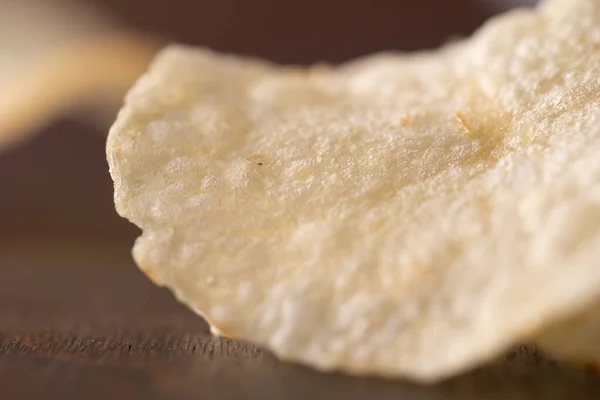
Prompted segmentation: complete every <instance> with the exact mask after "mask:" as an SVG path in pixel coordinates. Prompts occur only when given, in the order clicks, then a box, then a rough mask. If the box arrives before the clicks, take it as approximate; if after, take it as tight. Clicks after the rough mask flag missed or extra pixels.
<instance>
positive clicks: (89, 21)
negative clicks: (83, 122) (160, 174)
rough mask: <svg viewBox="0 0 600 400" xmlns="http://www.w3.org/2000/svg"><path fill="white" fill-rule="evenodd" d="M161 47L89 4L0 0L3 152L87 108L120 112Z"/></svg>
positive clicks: (0, 138) (0, 137)
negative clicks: (43, 127)
mask: <svg viewBox="0 0 600 400" xmlns="http://www.w3.org/2000/svg"><path fill="white" fill-rule="evenodd" d="M156 48H157V45H156V43H154V40H152V39H149V38H146V37H145V36H143V35H140V34H138V33H136V32H132V31H125V30H122V29H120V28H118V27H117V26H116V24H114V23H113V22H112V20H111V19H110V18H108V17H107V16H105V15H104V13H102V11H101V10H99V9H98V8H96V7H91V6H90V4H89V3H87V2H79V1H67V0H0V87H1V88H2V90H1V91H0V147H5V146H8V145H11V144H14V143H18V142H19V141H21V140H23V139H24V138H25V137H27V136H28V134H31V133H33V132H34V131H35V130H36V128H38V127H40V126H41V125H43V124H45V123H47V122H48V121H50V120H52V119H53V118H56V117H57V116H59V115H60V114H64V113H68V112H71V111H73V110H79V109H81V107H82V105H86V104H90V103H91V104H94V105H95V106H96V107H97V106H101V107H106V106H108V107H114V108H115V109H118V107H119V104H120V100H121V98H122V96H123V94H124V93H125V92H126V90H127V88H128V87H129V86H131V84H132V83H133V82H134V81H135V79H137V78H138V77H139V75H141V74H142V73H143V71H144V69H145V68H147V65H148V63H149V61H150V59H151V57H152V56H153V55H154V54H155V52H156Z"/></svg>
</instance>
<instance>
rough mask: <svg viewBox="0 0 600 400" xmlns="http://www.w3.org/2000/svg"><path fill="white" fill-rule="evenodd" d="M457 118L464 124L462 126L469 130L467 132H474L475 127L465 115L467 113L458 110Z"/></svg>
mask: <svg viewBox="0 0 600 400" xmlns="http://www.w3.org/2000/svg"><path fill="white" fill-rule="evenodd" d="M456 118H457V119H458V121H459V122H460V123H461V124H462V126H464V128H465V130H466V131H467V133H469V134H471V133H472V132H473V128H472V127H471V125H470V124H469V121H467V117H466V116H465V114H463V113H462V112H460V111H457V112H456Z"/></svg>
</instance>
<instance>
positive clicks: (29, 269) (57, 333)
mask: <svg viewBox="0 0 600 400" xmlns="http://www.w3.org/2000/svg"><path fill="white" fill-rule="evenodd" d="M103 143H104V137H103V135H102V134H101V132H93V131H92V132H91V131H90V130H89V128H87V129H84V128H83V127H82V126H81V125H77V124H73V123H62V124H58V125H56V126H55V127H53V128H52V129H49V130H48V131H46V132H44V133H43V134H42V135H40V136H38V137H37V139H35V140H34V141H33V142H32V143H30V144H28V145H27V146H25V147H23V148H20V149H16V150H15V151H13V152H11V153H9V154H4V155H3V156H2V157H0V190H1V192H0V194H1V196H0V399H25V400H26V399H54V398H56V399H71V398H72V399H105V398H126V399H132V400H133V399H171V398H174V399H204V398H206V399H244V398H248V399H255V398H256V399H259V398H260V399H304V398H311V399H369V400H377V399H404V400H438V399H465V400H470V399H473V400H492V399H494V400H495V399H498V400H500V399H502V400H504V399H508V400H511V399H515V400H516V399H519V400H521V399H522V400H530V399H531V400H540V399H551V400H554V399H557V400H558V399H573V400H574V399H577V400H587V399H598V398H600V377H599V376H598V375H597V374H595V373H593V372H590V371H586V370H584V369H582V368H578V367H575V366H569V365H562V364H557V363H555V362H553V361H551V360H549V359H548V358H545V357H544V356H542V355H540V354H539V353H538V352H536V351H534V350H531V349H529V348H519V349H517V350H516V351H514V352H512V353H510V354H508V355H507V356H505V357H501V358H500V359H499V360H498V361H497V362H495V363H491V364H490V365H487V366H484V367H482V368H480V369H477V370H475V371H472V372H471V373H468V374H466V375H463V376H460V377H457V378H454V379H451V380H448V381H446V382H443V383H440V384H437V385H434V386H421V385H416V384H413V383H410V382H406V381H403V380H395V381H393V380H381V379H375V378H357V377H350V376H344V375H341V374H324V373H319V372H316V371H313V370H311V369H309V368H305V367H302V366H298V365H294V364H291V363H283V362H280V361H278V360H276V359H275V358H274V357H273V356H272V355H271V354H269V353H268V352H266V351H263V350H261V349H258V348H256V347H254V346H252V345H249V344H246V343H243V342H238V341H232V340H228V339H217V338H213V337H212V336H211V335H210V334H209V333H208V330H207V327H206V325H205V324H204V322H203V321H202V320H201V319H200V318H198V317H197V316H195V315H193V314H192V313H191V312H190V311H188V310H187V309H186V308H185V307H183V306H181V305H180V304H178V303H177V302H176V301H175V300H174V299H173V297H172V296H171V294H170V293H169V292H168V291H167V290H165V289H161V288H158V287H155V286H154V285H153V284H152V283H150V281H149V280H148V279H147V278H146V277H145V276H144V275H143V274H142V273H141V272H139V271H138V269H137V267H136V266H135V265H134V264H133V262H132V260H131V256H130V247H131V244H132V242H133V240H134V238H135V236H136V235H137V230H136V229H135V228H133V227H132V226H131V225H130V224H128V223H127V222H126V221H124V220H122V219H120V218H119V217H118V216H116V214H115V213H114V208H113V205H112V197H111V196H112V194H111V182H110V179H109V178H108V174H107V172H106V164H105V161H104V146H103ZM73 149H76V151H74V150H73Z"/></svg>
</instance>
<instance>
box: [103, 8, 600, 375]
mask: <svg viewBox="0 0 600 400" xmlns="http://www.w3.org/2000/svg"><path fill="white" fill-rule="evenodd" d="M107 155H108V161H109V164H110V171H111V174H112V177H113V179H114V181H115V201H116V207H117V210H118V212H119V213H120V214H121V215H122V216H124V217H126V218H128V219H129V220H131V221H132V222H133V223H135V224H136V225H138V226H139V227H140V228H142V229H143V235H142V236H141V237H140V238H139V239H138V241H137V242H136V245H135V248H134V257H135V259H136V261H137V263H138V264H139V265H140V267H141V268H142V269H143V270H144V271H146V272H147V273H150V274H151V275H152V276H153V277H154V280H155V281H156V282H157V283H159V284H161V285H165V286H167V287H169V288H170V289H172V290H173V292H174V293H175V295H176V296H177V297H178V298H179V299H180V300H181V301H182V302H184V303H185V304H187V305H189V306H190V307H191V308H192V309H194V310H195V311H196V312H198V313H199V314H201V315H204V316H205V317H206V318H207V319H208V320H209V321H211V323H213V324H215V325H216V326H218V327H219V328H220V329H222V330H223V331H225V332H227V333H228V334H231V335H233V336H234V337H238V338H243V339H247V340H250V341H252V342H255V343H258V344H261V345H264V346H266V347H268V348H269V349H271V350H272V351H273V352H274V353H275V354H277V355H278V356H279V357H281V358H283V359H289V360H296V361H299V362H302V363H305V364H308V365H311V366H314V367H316V368H318V369H321V370H343V371H345V372H349V373H354V374H378V375H386V376H404V377H409V378H413V379H417V380H423V381H432V380H436V379H440V378H443V377H446V376H449V375H451V374H455V373H458V372H460V371H463V370H465V369H467V368H470V367H472V366H474V365H477V364H479V363H481V362H483V361H485V360H488V359H490V358H492V357H494V356H496V355H498V354H499V353H500V352H502V351H504V350H505V349H507V347H509V346H511V345H513V344H515V343H517V342H519V341H521V340H536V338H537V336H538V335H540V334H541V332H543V330H544V328H546V327H548V326H551V325H556V324H557V323H559V322H560V321H563V320H564V319H565V318H567V317H568V316H570V315H574V314H575V313H579V312H583V311H584V309H585V308H586V307H588V306H590V304H592V303H593V302H594V299H595V297H596V296H597V295H600V2H599V1H596V0H594V1H590V0H554V1H547V2H545V3H543V4H542V5H541V6H540V7H539V8H538V9H537V10H519V11H514V12H510V13H509V14H507V15H504V16H501V17H499V18H496V19H494V20H492V21H490V22H489V23H487V24H486V25H485V26H484V27H483V28H482V29H481V30H480V31H479V32H477V33H476V34H475V36H474V37H473V38H471V39H469V40H468V41H465V42H460V43H455V44H452V45H451V46H449V47H445V48H443V49H440V50H437V51H435V52H424V53H417V54H409V55H403V54H383V55H378V56H374V57H370V58H365V59H362V60H358V61H355V62H351V63H348V64H345V65H342V66H340V67H337V68H330V67H327V66H317V67H314V68H309V69H303V68H284V67H279V66H276V65H272V64H269V63H266V62H262V61H257V60H249V59H244V58H238V57H231V56H223V55H218V54H215V53H213V52H210V51H207V50H201V49H191V48H186V47H179V46H174V47H171V48H169V49H167V50H165V51H164V52H162V53H161V55H160V56H159V57H158V59H157V60H156V61H155V63H154V64H153V66H152V67H151V69H150V71H149V72H148V73H147V75H145V76H144V77H143V78H142V79H141V80H140V81H139V82H138V83H137V84H136V85H135V87H134V89H133V90H132V91H131V92H130V94H129V95H128V97H127V100H126V105H125V107H124V109H123V110H122V111H121V113H120V115H119V118H118V120H117V122H116V123H115V125H114V126H113V128H112V130H111V132H110V135H109V138H108V147H107ZM540 340H541V339H540ZM549 347H553V345H550V346H549ZM554 347H556V346H554ZM558 347H560V348H562V347H561V346H560V345H559V346H558ZM567 353H569V352H568V351H567ZM562 355H564V354H562ZM566 355H567V356H568V355H569V354H566Z"/></svg>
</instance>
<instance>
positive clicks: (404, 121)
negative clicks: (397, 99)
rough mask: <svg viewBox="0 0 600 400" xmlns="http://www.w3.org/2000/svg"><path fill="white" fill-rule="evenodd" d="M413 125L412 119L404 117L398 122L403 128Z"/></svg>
mask: <svg viewBox="0 0 600 400" xmlns="http://www.w3.org/2000/svg"><path fill="white" fill-rule="evenodd" d="M412 123H413V117H405V118H402V119H401V120H400V125H402V126H403V127H405V128H406V127H407V126H411V125H412Z"/></svg>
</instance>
